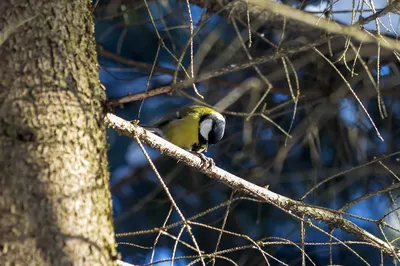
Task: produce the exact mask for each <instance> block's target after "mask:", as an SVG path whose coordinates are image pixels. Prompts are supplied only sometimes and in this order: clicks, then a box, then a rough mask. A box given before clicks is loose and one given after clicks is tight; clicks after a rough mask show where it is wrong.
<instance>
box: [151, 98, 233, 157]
mask: <svg viewBox="0 0 400 266" xmlns="http://www.w3.org/2000/svg"><path fill="white" fill-rule="evenodd" d="M144 128H145V129H147V130H150V131H153V132H154V133H156V134H157V135H159V136H161V137H162V138H165V139H166V140H168V141H169V142H172V143H173V144H175V145H176V146H179V147H181V148H183V149H185V150H189V151H192V152H195V153H201V152H203V151H207V149H208V147H209V146H211V145H213V144H216V143H217V142H219V141H220V140H221V139H222V137H223V136H224V132H225V118H224V116H223V115H221V114H220V113H218V112H217V111H215V110H213V109H211V108H209V107H206V106H201V105H192V106H188V107H186V108H184V109H182V110H181V111H178V112H176V113H173V114H170V115H167V116H165V117H164V118H162V119H161V120H159V121H158V122H156V123H155V124H154V125H152V126H144Z"/></svg>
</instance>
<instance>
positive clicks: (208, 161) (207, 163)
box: [195, 153, 215, 168]
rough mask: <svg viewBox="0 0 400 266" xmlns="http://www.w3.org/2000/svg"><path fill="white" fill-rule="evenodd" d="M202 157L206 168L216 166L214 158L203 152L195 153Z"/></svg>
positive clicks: (202, 162) (202, 163)
mask: <svg viewBox="0 0 400 266" xmlns="http://www.w3.org/2000/svg"><path fill="white" fill-rule="evenodd" d="M195 154H196V155H197V156H198V157H199V158H200V159H201V166H202V167H206V168H212V167H214V166H215V162H214V160H213V159H212V158H210V157H207V156H205V155H204V154H203V153H195Z"/></svg>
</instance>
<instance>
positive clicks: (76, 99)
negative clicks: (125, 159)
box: [0, 0, 116, 266]
mask: <svg viewBox="0 0 400 266" xmlns="http://www.w3.org/2000/svg"><path fill="white" fill-rule="evenodd" d="M27 18H31V20H29V21H28V22H26V23H24V24H23V25H19V27H16V25H17V24H18V23H19V22H21V21H23V20H26V19H27ZM19 24H21V23H19ZM0 29H2V32H1V33H2V34H3V36H4V33H5V32H8V33H10V32H12V33H11V34H9V36H8V38H7V39H6V40H5V41H4V40H0V45H1V43H2V41H4V42H3V44H2V45H1V47H0V211H1V212H0V264H1V265H57V266H58V265H112V264H113V261H115V256H116V251H115V240H114V231H113V224H112V215H111V200H110V193H109V188H108V177H109V176H108V169H107V158H106V136H105V127H104V125H103V122H102V118H103V109H102V102H103V101H104V99H105V93H104V91H103V89H102V88H101V87H100V82H99V78H98V72H97V66H98V65H97V59H96V51H95V41H94V37H93V36H94V26H93V20H92V14H91V2H90V1H89V0H41V1H39V0H37V1H30V0H13V1H10V0H0ZM4 29H6V30H4ZM12 30H13V31H12ZM0 35H1V34H0Z"/></svg>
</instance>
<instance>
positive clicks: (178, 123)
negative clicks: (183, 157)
mask: <svg viewBox="0 0 400 266" xmlns="http://www.w3.org/2000/svg"><path fill="white" fill-rule="evenodd" d="M164 132H165V137H166V139H167V140H168V141H169V142H172V143H173V144H175V145H176V146H179V147H181V148H183V149H186V150H190V149H192V147H193V145H195V144H198V143H199V119H198V118H196V117H193V116H185V117H184V118H182V119H178V120H175V121H172V122H170V123H169V124H168V125H167V128H166V130H164ZM204 149H205V147H204Z"/></svg>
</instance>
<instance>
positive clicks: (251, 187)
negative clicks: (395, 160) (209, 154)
mask: <svg viewBox="0 0 400 266" xmlns="http://www.w3.org/2000/svg"><path fill="white" fill-rule="evenodd" d="M105 123H106V125H107V126H108V127H110V128H113V129H115V130H116V131H117V132H118V133H119V134H121V135H126V136H129V137H132V138H138V139H140V140H141V141H142V142H143V143H145V144H147V145H148V146H150V147H152V148H154V149H157V150H159V151H160V152H161V153H163V154H165V155H168V156H170V157H172V158H174V159H176V160H178V161H181V162H183V163H185V164H187V165H189V166H191V167H194V168H196V169H197V170H199V171H200V172H202V173H204V174H206V175H207V176H209V177H211V178H213V179H215V180H217V181H219V182H222V183H224V184H226V185H228V186H230V187H231V188H233V189H236V190H240V191H242V192H245V193H247V194H250V195H252V196H254V197H256V198H258V199H261V200H263V201H265V202H266V203H269V204H272V205H274V206H276V207H277V208H280V209H282V210H284V211H286V212H288V213H291V214H294V215H297V216H299V217H302V216H304V217H308V218H310V219H314V220H318V221H322V222H325V223H327V224H329V225H330V226H332V227H335V228H339V229H341V230H343V231H345V232H347V233H349V234H352V235H355V236H357V237H358V238H359V239H360V240H362V241H365V242H368V243H371V245H373V246H375V247H377V248H379V249H381V250H382V251H383V252H384V253H385V254H387V255H390V256H396V255H395V254H393V253H396V254H397V255H398V254H399V252H400V251H399V249H398V248H397V247H395V246H393V245H391V244H390V243H388V242H386V241H384V240H381V239H379V238H378V237H376V236H374V235H372V234H371V233H369V232H367V231H365V230H364V229H362V228H360V227H359V226H357V225H356V224H354V223H352V222H350V221H349V220H347V219H345V218H343V215H346V213H340V212H337V211H334V210H330V209H327V208H322V207H319V206H314V205H309V204H305V203H303V202H300V201H296V200H292V199H290V198H287V197H285V196H282V195H280V194H277V193H274V192H272V191H270V190H268V189H267V188H263V187H260V186H257V185H255V184H253V183H250V182H248V181H246V180H244V179H242V178H240V177H238V176H235V175H233V174H231V173H229V172H227V171H225V170H223V169H221V168H218V167H216V166H214V167H210V168H207V167H204V166H203V164H202V160H201V159H200V158H199V157H198V156H195V155H193V154H191V153H190V152H188V151H185V150H183V149H180V148H178V147H177V146H175V145H173V144H172V143H170V142H168V141H166V140H164V139H162V138H160V137H158V136H156V135H154V134H152V133H150V132H148V131H146V130H145V129H143V128H142V127H140V126H138V125H135V124H133V123H130V122H128V121H126V120H124V119H122V118H120V117H118V116H116V115H114V114H111V113H108V114H107V115H106V117H105Z"/></svg>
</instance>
